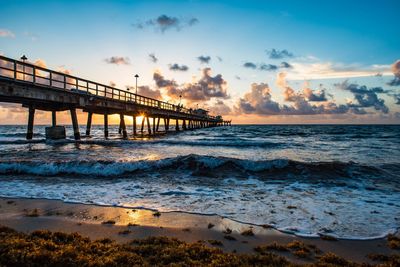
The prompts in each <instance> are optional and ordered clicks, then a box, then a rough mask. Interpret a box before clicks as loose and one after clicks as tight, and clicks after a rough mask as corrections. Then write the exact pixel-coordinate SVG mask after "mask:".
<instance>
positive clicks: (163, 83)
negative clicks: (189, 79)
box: [153, 71, 178, 89]
mask: <svg viewBox="0 0 400 267" xmlns="http://www.w3.org/2000/svg"><path fill="white" fill-rule="evenodd" d="M153 80H154V81H155V82H156V85H157V87H159V88H171V89H172V87H173V88H176V87H177V86H178V85H177V83H176V82H175V81H174V80H167V79H165V78H164V76H163V75H162V74H161V73H160V72H158V71H156V72H154V74H153Z"/></svg>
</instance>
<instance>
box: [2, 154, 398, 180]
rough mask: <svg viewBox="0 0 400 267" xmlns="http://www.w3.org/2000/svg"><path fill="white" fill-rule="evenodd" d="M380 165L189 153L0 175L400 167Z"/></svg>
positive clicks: (20, 166) (14, 167)
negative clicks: (163, 157)
mask: <svg viewBox="0 0 400 267" xmlns="http://www.w3.org/2000/svg"><path fill="white" fill-rule="evenodd" d="M381 167H382V166H381ZM381 167H372V166H365V165H360V164H357V163H354V162H299V161H294V160H288V159H273V160H263V161H252V160H245V159H236V158H227V157H213V156H201V155H194V154H191V155H187V156H177V157H173V158H165V159H159V160H139V161H88V160H83V161H79V160H75V161H61V162H32V161H20V162H2V163H0V174H32V175H39V176H49V175H63V174H75V175H93V176H104V177H112V176H119V175H123V174H127V173H133V172H136V171H141V170H143V171H162V170H180V171H186V172H189V173H190V172H192V173H194V174H200V175H201V174H204V175H207V173H210V172H211V173H213V172H214V171H220V172H221V173H224V172H225V173H227V172H234V173H240V172H245V173H266V174H268V173H274V174H276V173H281V174H285V173H286V174H299V175H307V174H313V175H317V174H321V175H323V176H324V177H330V176H333V177H335V176H340V177H352V175H353V174H354V173H356V174H360V173H368V174H369V175H371V174H372V175H373V174H374V173H375V174H377V175H379V174H382V173H383V172H384V171H385V170H384V169H387V168H389V169H391V170H392V171H393V168H395V169H397V170H399V169H400V167H398V166H397V167H396V166H393V165H388V166H383V167H384V168H381Z"/></svg>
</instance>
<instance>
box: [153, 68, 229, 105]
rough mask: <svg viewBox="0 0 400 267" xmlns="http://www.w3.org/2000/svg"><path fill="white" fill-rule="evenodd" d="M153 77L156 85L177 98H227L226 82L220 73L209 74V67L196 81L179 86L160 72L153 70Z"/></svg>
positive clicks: (190, 99)
mask: <svg viewBox="0 0 400 267" xmlns="http://www.w3.org/2000/svg"><path fill="white" fill-rule="evenodd" d="M153 78H154V80H155V82H156V84H157V87H159V88H162V89H165V90H166V93H167V95H168V96H170V97H172V98H174V99H178V98H179V96H180V95H182V98H183V99H184V100H186V101H189V102H193V101H208V100H210V99H211V98H222V99H227V98H229V95H228V93H227V82H226V81H225V80H224V79H223V78H222V75H221V74H217V75H215V76H211V69H210V68H204V69H203V70H202V76H201V78H200V79H199V80H198V81H195V82H192V83H186V84H183V85H181V86H179V88H178V85H177V84H176V82H175V81H174V80H167V79H165V78H164V77H163V76H162V75H161V74H160V73H158V72H155V73H154V75H153Z"/></svg>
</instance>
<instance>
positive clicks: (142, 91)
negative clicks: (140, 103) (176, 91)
mask: <svg viewBox="0 0 400 267" xmlns="http://www.w3.org/2000/svg"><path fill="white" fill-rule="evenodd" d="M138 94H139V95H142V96H146V97H150V98H154V99H157V100H162V96H161V92H160V90H152V89H151V88H150V87H149V86H139V87H138Z"/></svg>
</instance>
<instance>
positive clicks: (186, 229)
mask: <svg viewBox="0 0 400 267" xmlns="http://www.w3.org/2000/svg"><path fill="white" fill-rule="evenodd" d="M182 231H183V232H190V231H191V230H190V228H183V229H182Z"/></svg>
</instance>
